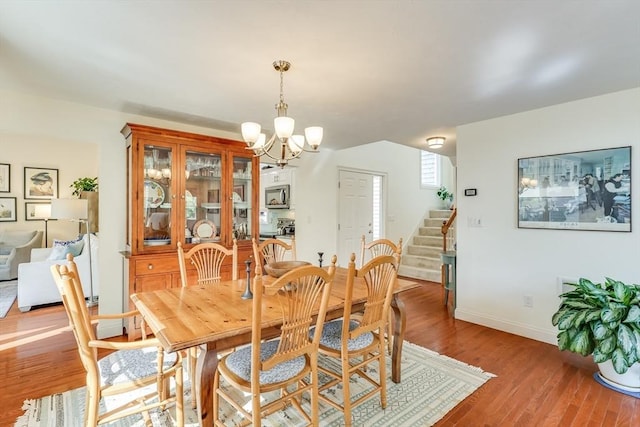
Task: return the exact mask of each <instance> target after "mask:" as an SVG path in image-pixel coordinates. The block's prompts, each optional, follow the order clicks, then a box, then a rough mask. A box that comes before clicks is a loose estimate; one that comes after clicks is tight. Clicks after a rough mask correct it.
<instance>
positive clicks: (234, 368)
mask: <svg viewBox="0 0 640 427" xmlns="http://www.w3.org/2000/svg"><path fill="white" fill-rule="evenodd" d="M279 342H280V341H279V340H274V341H267V342H265V343H262V344H261V345H260V360H262V361H264V360H267V359H268V358H270V357H271V356H273V355H274V354H275V353H276V351H277V350H278V344H279ZM222 363H226V365H227V368H229V370H230V371H231V372H233V373H234V374H236V375H237V376H239V377H240V378H242V379H243V380H245V381H247V382H249V381H251V346H246V347H243V348H241V349H239V350H237V351H234V352H233V353H231V354H230V355H229V356H227V357H226V358H225V359H223V362H222ZM304 367H305V358H304V356H299V357H296V358H295V359H291V360H288V361H286V362H282V363H279V364H277V365H276V366H274V367H273V368H271V369H269V370H268V371H260V384H274V383H279V382H282V381H286V380H288V379H290V378H293V377H295V376H296V375H298V374H299V373H300V372H302V370H303V369H304Z"/></svg>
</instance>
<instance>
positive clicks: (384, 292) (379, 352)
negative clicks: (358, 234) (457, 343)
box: [311, 253, 398, 426]
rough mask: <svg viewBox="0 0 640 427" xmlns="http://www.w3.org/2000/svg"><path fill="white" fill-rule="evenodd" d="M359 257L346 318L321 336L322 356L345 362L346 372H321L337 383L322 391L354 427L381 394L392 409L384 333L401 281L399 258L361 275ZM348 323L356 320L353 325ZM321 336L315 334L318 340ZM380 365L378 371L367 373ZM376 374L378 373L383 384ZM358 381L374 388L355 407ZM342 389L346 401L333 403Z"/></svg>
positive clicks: (374, 263) (379, 261)
mask: <svg viewBox="0 0 640 427" xmlns="http://www.w3.org/2000/svg"><path fill="white" fill-rule="evenodd" d="M355 258H356V256H355V253H354V254H352V255H351V261H350V262H349V271H348V275H347V288H346V295H345V302H344V316H343V317H342V318H341V319H337V320H333V321H330V322H327V323H326V324H325V325H324V329H323V331H322V332H321V333H320V334H321V338H320V346H319V352H320V354H321V355H326V356H329V357H333V358H335V359H338V360H339V361H340V372H336V371H335V370H332V369H331V368H329V366H328V364H327V366H323V364H322V359H321V360H320V364H319V366H318V370H319V371H320V372H321V373H324V374H326V375H328V376H330V377H332V379H331V380H330V381H328V382H327V383H324V384H322V385H321V386H320V392H321V393H320V399H321V400H322V401H323V402H326V403H328V404H329V405H331V406H333V407H335V408H336V409H338V410H339V411H342V412H343V413H344V419H345V424H346V425H347V426H351V425H352V420H351V410H352V409H353V408H354V407H355V406H357V405H359V404H361V403H363V402H364V401H365V400H367V399H369V398H371V397H373V396H374V395H376V394H377V393H380V405H381V406H382V408H386V406H387V386H386V363H385V353H386V352H385V349H384V337H383V336H382V335H383V331H384V328H385V326H386V324H387V318H388V311H389V306H390V305H391V298H392V296H393V290H394V288H395V285H396V279H397V277H398V257H397V255H393V256H392V255H380V256H377V257H375V258H373V259H372V260H371V261H369V262H368V263H366V264H365V265H363V266H362V268H360V269H358V270H356V264H355ZM365 293H366V303H365V308H364V312H363V313H362V315H361V316H360V317H359V320H355V319H353V318H352V317H351V305H352V301H353V298H354V294H355V295H359V296H363V294H365ZM343 319H350V320H349V321H348V322H346V321H343ZM318 333H319V332H318V331H314V330H312V331H311V334H312V336H313V338H314V339H315V338H316V336H317V335H318ZM373 362H376V363H377V365H378V369H366V368H367V365H369V364H371V363H373ZM375 372H378V375H377V378H376V375H374V374H375ZM354 375H358V376H360V377H361V378H363V379H365V380H366V381H367V382H368V383H370V384H371V385H372V386H373V388H372V389H370V390H368V391H366V392H365V393H363V394H361V395H360V396H359V397H357V398H356V399H355V400H353V401H352V397H351V393H350V386H351V382H350V380H351V377H352V376H354ZM337 384H342V387H343V389H342V394H343V397H342V401H341V402H340V401H338V400H337V399H335V398H332V397H331V396H332V394H331V393H322V392H323V391H326V390H328V389H329V388H331V387H333V386H335V385H337Z"/></svg>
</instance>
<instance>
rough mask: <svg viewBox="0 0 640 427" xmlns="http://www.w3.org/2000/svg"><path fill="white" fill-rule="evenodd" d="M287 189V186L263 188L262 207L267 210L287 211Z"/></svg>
mask: <svg viewBox="0 0 640 427" xmlns="http://www.w3.org/2000/svg"><path fill="white" fill-rule="evenodd" d="M289 188H290V187H289V185H278V186H275V187H267V188H265V190H264V206H265V207H266V208H267V209H289V191H290V190H289Z"/></svg>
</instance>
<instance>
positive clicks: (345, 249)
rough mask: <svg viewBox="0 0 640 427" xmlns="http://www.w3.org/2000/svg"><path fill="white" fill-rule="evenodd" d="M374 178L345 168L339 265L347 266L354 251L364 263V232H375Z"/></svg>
mask: <svg viewBox="0 0 640 427" xmlns="http://www.w3.org/2000/svg"><path fill="white" fill-rule="evenodd" d="M373 177H374V175H372V174H368V173H362V172H353V171H347V170H341V171H340V172H339V185H340V187H339V190H338V210H339V218H338V264H340V265H341V266H343V267H346V266H347V265H348V264H349V259H350V256H351V253H355V254H356V265H359V262H360V259H359V258H360V241H361V238H362V235H365V236H366V240H367V241H370V240H371V234H372V233H373Z"/></svg>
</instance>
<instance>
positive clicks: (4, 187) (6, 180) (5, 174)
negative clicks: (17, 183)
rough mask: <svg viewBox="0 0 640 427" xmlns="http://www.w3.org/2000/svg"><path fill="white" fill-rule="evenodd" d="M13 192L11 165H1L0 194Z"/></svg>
mask: <svg viewBox="0 0 640 427" xmlns="http://www.w3.org/2000/svg"><path fill="white" fill-rule="evenodd" d="M10 191H11V165H10V164H8V163H0V193H9V192H10Z"/></svg>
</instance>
